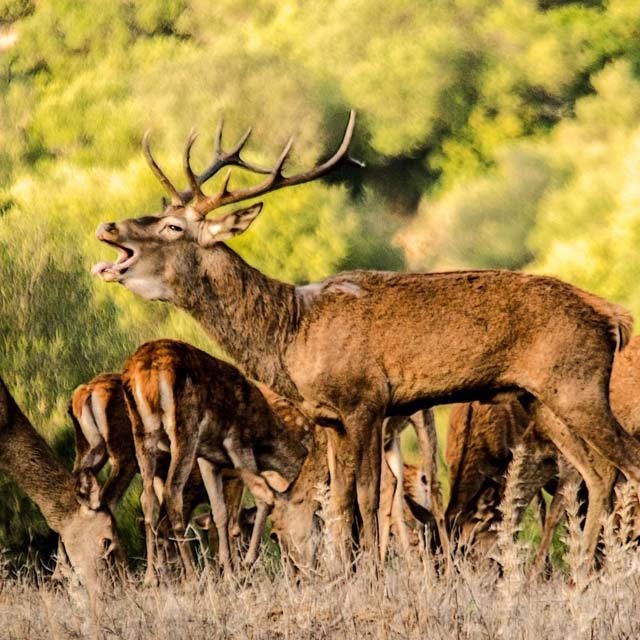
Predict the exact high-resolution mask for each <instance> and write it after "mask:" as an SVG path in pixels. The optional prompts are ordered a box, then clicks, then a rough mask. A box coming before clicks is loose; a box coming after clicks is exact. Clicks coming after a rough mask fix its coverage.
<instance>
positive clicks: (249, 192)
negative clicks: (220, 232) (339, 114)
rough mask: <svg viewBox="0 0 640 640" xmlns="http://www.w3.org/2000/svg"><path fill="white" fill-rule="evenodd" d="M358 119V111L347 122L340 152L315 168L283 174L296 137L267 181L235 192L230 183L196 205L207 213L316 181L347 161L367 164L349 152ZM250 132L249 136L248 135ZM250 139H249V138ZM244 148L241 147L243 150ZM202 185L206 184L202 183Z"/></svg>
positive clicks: (361, 164)
mask: <svg viewBox="0 0 640 640" xmlns="http://www.w3.org/2000/svg"><path fill="white" fill-rule="evenodd" d="M355 122H356V112H355V111H351V113H350V114H349V122H348V124H347V128H346V129H345V132H344V136H343V138H342V142H341V143H340V146H339V147H338V149H337V150H336V152H335V153H334V154H333V155H332V156H331V157H330V158H329V159H328V160H326V161H325V162H323V163H322V164H320V165H318V166H317V167H314V168H313V169H309V170H308V171H306V172H304V173H300V174H297V175H293V176H289V177H285V176H284V175H283V174H282V167H283V166H284V163H285V161H286V159H287V157H288V156H289V152H290V151H291V146H292V145H293V138H291V139H290V140H289V141H288V142H287V144H286V145H285V148H284V149H283V151H282V153H281V154H280V156H279V158H278V160H277V161H276V164H275V165H274V167H273V169H271V170H269V172H268V173H269V176H268V177H267V179H266V180H264V181H263V182H261V183H260V184H258V185H255V186H253V187H246V188H244V189H237V190H235V191H228V190H227V188H226V183H225V187H224V189H222V190H221V191H219V192H218V193H217V194H215V195H213V196H209V197H207V198H204V199H203V200H201V201H200V202H199V203H197V205H196V209H197V210H198V212H199V213H200V214H202V215H206V214H207V213H209V212H210V211H213V210H214V209H217V208H218V207H222V206H224V205H227V204H232V203H234V202H240V201H242V200H248V199H250V198H256V197H258V196H261V195H264V194H265V193H268V192H269V191H275V190H277V189H282V188H284V187H290V186H293V185H296V184H303V183H305V182H310V181H311V180H315V179H317V178H320V177H322V176H324V175H326V174H327V173H329V172H330V171H332V170H333V169H335V168H336V167H337V166H339V165H340V164H343V163H350V164H354V165H356V166H361V167H362V166H364V163H363V162H360V161H359V160H355V159H354V158H352V157H351V156H349V155H348V154H347V151H348V150H349V145H350V144H351V139H352V138H353V131H354V129H355ZM248 133H250V132H247V134H245V136H246V137H247V138H248ZM245 142H246V140H245ZM241 148H242V147H241V146H240V149H241ZM201 184H202V183H201Z"/></svg>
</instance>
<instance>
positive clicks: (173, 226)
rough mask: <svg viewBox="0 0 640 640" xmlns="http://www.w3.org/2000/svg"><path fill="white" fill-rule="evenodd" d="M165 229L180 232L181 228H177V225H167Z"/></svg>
mask: <svg viewBox="0 0 640 640" xmlns="http://www.w3.org/2000/svg"><path fill="white" fill-rule="evenodd" d="M167 227H168V228H169V229H171V231H176V232H180V231H182V227H179V226H178V225H177V224H169V225H167Z"/></svg>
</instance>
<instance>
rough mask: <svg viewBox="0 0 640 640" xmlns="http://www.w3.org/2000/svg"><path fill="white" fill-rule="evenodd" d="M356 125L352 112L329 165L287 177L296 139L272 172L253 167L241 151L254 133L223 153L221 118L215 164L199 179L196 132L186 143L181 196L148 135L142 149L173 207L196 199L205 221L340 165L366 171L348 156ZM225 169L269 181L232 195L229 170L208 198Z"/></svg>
mask: <svg viewBox="0 0 640 640" xmlns="http://www.w3.org/2000/svg"><path fill="white" fill-rule="evenodd" d="M355 121H356V114H355V111H351V113H350V115H349V123H348V124H347V128H346V130H345V133H344V137H343V139H342V143H341V144H340V147H339V148H338V150H337V151H336V152H335V153H334V154H333V156H331V158H329V159H328V160H327V161H326V162H324V163H322V164H320V165H318V166H317V167H314V168H313V169H310V170H309V171H306V172H304V173H300V174H297V175H293V176H289V177H285V176H284V175H283V174H282V168H283V166H284V163H285V161H286V160H287V158H288V156H289V153H290V151H291V147H292V145H293V137H292V138H290V139H289V141H288V142H287V144H286V145H285V147H284V149H283V150H282V153H281V154H280V157H279V158H278V160H277V161H276V163H275V165H274V166H273V168H271V169H266V168H263V167H260V166H257V165H254V164H250V163H248V162H246V161H245V160H243V159H242V158H241V157H240V153H241V152H242V149H243V148H244V146H245V144H246V143H247V140H248V139H249V136H250V135H251V129H247V131H246V132H245V134H244V135H243V136H242V137H241V138H240V140H239V141H238V142H237V144H236V145H235V147H233V149H232V150H231V151H228V152H225V151H223V150H222V126H223V120H222V118H220V121H219V123H218V129H217V132H216V141H215V148H214V153H213V160H212V161H211V164H210V165H209V166H208V167H207V168H206V169H205V170H204V171H203V172H202V173H201V174H199V175H196V174H195V173H194V172H193V169H192V168H191V148H192V147H193V143H194V142H195V140H196V134H195V133H194V132H193V131H192V132H191V134H190V136H189V138H188V140H187V146H186V148H185V152H184V160H183V164H184V169H185V172H186V174H187V179H188V181H189V185H190V188H189V189H186V190H185V191H180V192H179V191H178V190H177V189H176V188H175V187H174V186H173V185H172V184H171V182H170V180H169V179H168V178H167V176H166V175H165V174H164V173H163V171H162V169H160V167H159V166H158V164H157V163H156V161H155V160H154V159H153V156H152V155H151V152H150V150H149V143H148V138H149V136H148V132H147V133H146V134H145V137H144V141H143V148H144V153H145V157H146V158H147V161H148V163H149V166H150V167H151V169H152V171H153V173H154V174H155V175H156V177H157V178H158V180H160V182H161V183H162V185H163V186H164V188H165V189H166V190H167V192H168V193H169V195H170V196H171V202H172V204H182V205H184V204H186V203H187V202H189V201H190V200H192V199H195V203H194V207H193V208H194V209H195V210H196V211H197V212H198V213H199V214H200V215H201V216H202V217H204V216H206V215H207V213H209V212H210V211H213V210H214V209H218V208H219V207H222V206H224V205H227V204H232V203H234V202H240V201H242V200H248V199H249V198H255V197H258V196H261V195H264V194H265V193H268V192H270V191H275V190H277V189H282V188H283V187H290V186H293V185H296V184H303V183H304V182H310V181H311V180H315V179H317V178H320V177H321V176H324V175H326V174H327V173H329V172H330V171H332V170H333V169H335V168H336V167H338V166H339V165H341V164H353V165H355V166H358V167H363V166H364V163H363V162H361V161H359V160H355V159H354V158H352V157H351V156H349V155H348V153H347V151H348V150H349V145H350V143H351V138H352V137H353V130H354V127H355ZM225 166H230V167H233V166H237V167H242V168H243V169H247V170H248V171H252V172H253V173H260V174H265V175H267V178H266V179H265V180H264V181H263V182H261V183H260V184H258V185H254V186H252V187H245V188H243V189H236V190H235V191H230V190H229V189H228V186H229V179H230V177H231V169H229V171H228V172H227V175H226V176H225V178H224V180H223V183H222V187H221V188H220V190H219V191H218V193H216V194H215V195H212V196H207V195H205V194H204V193H203V192H202V188H201V187H202V185H203V184H204V183H205V182H206V181H207V180H209V179H210V178H211V177H213V176H214V175H215V174H216V173H218V171H220V169H222V168H223V167H225Z"/></svg>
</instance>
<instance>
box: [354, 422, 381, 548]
mask: <svg viewBox="0 0 640 640" xmlns="http://www.w3.org/2000/svg"><path fill="white" fill-rule="evenodd" d="M367 418H368V419H366V418H365V417H364V416H362V417H360V416H359V417H358V419H357V422H356V421H355V420H354V422H355V424H351V425H350V426H351V427H352V428H351V440H352V443H353V445H352V446H353V449H354V451H355V452H356V458H355V459H356V461H357V464H356V469H355V471H356V491H357V497H358V509H359V510H360V517H361V518H362V534H363V535H362V539H361V541H360V546H361V548H362V549H363V550H364V551H371V552H373V553H374V556H375V558H376V559H380V550H379V548H378V507H379V505H380V472H381V462H382V416H378V417H375V418H370V417H369V416H367ZM345 426H347V425H346V424H345ZM347 428H348V427H347Z"/></svg>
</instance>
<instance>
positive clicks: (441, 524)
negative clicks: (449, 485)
mask: <svg viewBox="0 0 640 640" xmlns="http://www.w3.org/2000/svg"><path fill="white" fill-rule="evenodd" d="M412 422H413V425H414V428H415V431H416V437H417V439H418V446H419V447H420V455H421V457H422V468H423V469H424V471H425V474H426V476H427V478H429V487H430V490H431V512H432V513H433V517H434V518H435V521H436V527H437V529H438V535H439V537H440V545H441V547H442V552H443V553H444V555H445V556H447V555H448V554H449V534H448V532H447V527H446V525H445V517H444V513H445V512H444V507H443V505H442V489H441V487H440V479H439V478H438V435H437V433H436V422H435V419H434V416H433V409H425V410H424V411H421V412H420V416H419V417H417V418H415V417H414V419H412Z"/></svg>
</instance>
